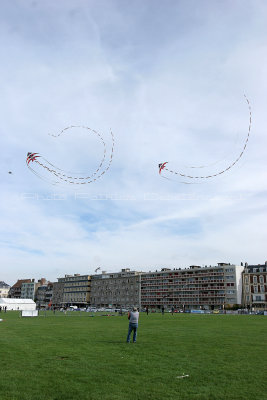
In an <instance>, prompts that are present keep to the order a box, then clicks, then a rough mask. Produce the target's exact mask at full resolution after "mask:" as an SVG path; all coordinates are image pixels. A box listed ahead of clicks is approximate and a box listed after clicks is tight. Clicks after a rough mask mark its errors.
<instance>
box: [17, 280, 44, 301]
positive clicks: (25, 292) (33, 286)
mask: <svg viewBox="0 0 267 400" xmlns="http://www.w3.org/2000/svg"><path fill="white" fill-rule="evenodd" d="M41 285H42V280H39V281H38V282H35V280H34V279H32V280H31V282H23V283H22V285H21V295H20V298H21V299H32V300H34V301H35V299H36V293H37V289H38V287H39V286H41Z"/></svg>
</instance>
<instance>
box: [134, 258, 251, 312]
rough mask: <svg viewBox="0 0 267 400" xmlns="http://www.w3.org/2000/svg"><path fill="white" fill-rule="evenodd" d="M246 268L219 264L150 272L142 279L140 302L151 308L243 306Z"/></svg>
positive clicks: (207, 308)
mask: <svg viewBox="0 0 267 400" xmlns="http://www.w3.org/2000/svg"><path fill="white" fill-rule="evenodd" d="M243 269H244V267H242V266H237V265H232V264H227V263H218V265H217V266H214V267H212V266H210V267H200V266H195V265H193V266H190V267H189V268H186V269H180V268H179V269H168V268H163V269H162V270H161V271H156V272H148V273H144V274H142V277H141V303H142V306H143V307H146V306H148V307H150V308H161V307H163V306H164V307H165V308H171V307H175V308H179V309H181V310H190V309H206V310H210V309H214V308H216V309H224V308H227V307H232V306H233V305H234V304H241V300H242V298H241V296H242V278H241V274H242V271H243Z"/></svg>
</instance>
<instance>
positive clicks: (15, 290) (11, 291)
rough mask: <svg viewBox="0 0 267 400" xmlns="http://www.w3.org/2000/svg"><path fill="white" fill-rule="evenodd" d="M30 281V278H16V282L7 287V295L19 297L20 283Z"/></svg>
mask: <svg viewBox="0 0 267 400" xmlns="http://www.w3.org/2000/svg"><path fill="white" fill-rule="evenodd" d="M31 281H32V280H31V279H18V280H17V282H16V283H15V284H14V285H13V286H11V288H10V289H9V293H8V297H12V298H14V299H20V298H21V287H22V284H23V283H30V282H31Z"/></svg>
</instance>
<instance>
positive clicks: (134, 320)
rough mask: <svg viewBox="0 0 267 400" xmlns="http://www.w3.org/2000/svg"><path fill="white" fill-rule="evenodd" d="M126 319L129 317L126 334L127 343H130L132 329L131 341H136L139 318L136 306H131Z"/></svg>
mask: <svg viewBox="0 0 267 400" xmlns="http://www.w3.org/2000/svg"><path fill="white" fill-rule="evenodd" d="M128 319H129V330H128V336H127V343H130V340H131V333H132V331H134V333H133V343H136V337H137V328H138V320H139V312H138V311H137V308H136V307H134V308H133V311H131V312H128Z"/></svg>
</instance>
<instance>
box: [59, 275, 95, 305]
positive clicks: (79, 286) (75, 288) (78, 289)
mask: <svg viewBox="0 0 267 400" xmlns="http://www.w3.org/2000/svg"><path fill="white" fill-rule="evenodd" d="M58 282H59V283H62V284H63V301H62V304H61V305H62V306H70V305H76V306H78V307H85V306H86V305H88V304H89V303H90V292H91V276H90V275H80V274H74V275H65V277H64V278H58ZM54 298H55V296H54V297H52V305H53V301H54Z"/></svg>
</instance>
